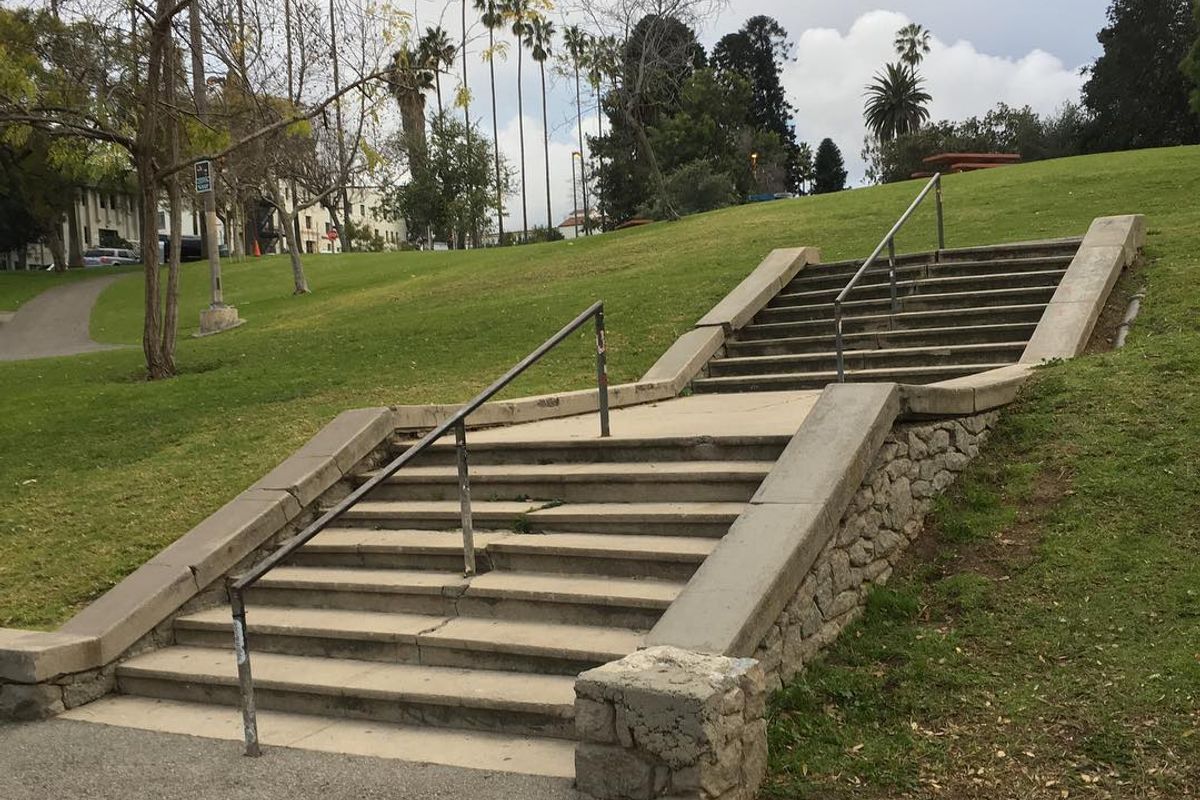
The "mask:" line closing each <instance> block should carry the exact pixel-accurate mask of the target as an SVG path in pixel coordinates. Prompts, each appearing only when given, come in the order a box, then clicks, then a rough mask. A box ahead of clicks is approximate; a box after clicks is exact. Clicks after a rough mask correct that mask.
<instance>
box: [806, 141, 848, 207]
mask: <svg viewBox="0 0 1200 800" xmlns="http://www.w3.org/2000/svg"><path fill="white" fill-rule="evenodd" d="M813 175H814V178H813V194H828V193H830V192H840V191H842V190H843V189H845V188H846V162H845V161H844V160H843V159H842V151H841V150H839V149H838V146H837V145H836V144H834V143H833V140H832V139H825V140H823V141H822V142H821V146H820V147H818V148H817V159H816V162H815V164H814V169H813Z"/></svg>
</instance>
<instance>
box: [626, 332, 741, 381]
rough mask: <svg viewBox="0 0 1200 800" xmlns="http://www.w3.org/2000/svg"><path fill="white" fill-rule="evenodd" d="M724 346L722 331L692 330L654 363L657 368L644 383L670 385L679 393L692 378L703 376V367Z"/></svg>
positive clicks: (654, 368) (649, 373)
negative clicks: (701, 371) (701, 374)
mask: <svg viewBox="0 0 1200 800" xmlns="http://www.w3.org/2000/svg"><path fill="white" fill-rule="evenodd" d="M724 344H725V330H724V329H723V328H721V327H717V326H714V327H704V328H693V329H692V330H690V331H688V332H687V333H685V334H683V335H682V336H680V337H679V338H678V339H676V340H675V344H673V345H671V347H670V348H669V349H668V350H667V352H665V353H663V354H662V357H661V358H659V359H658V361H656V362H654V366H652V367H651V368H650V369H649V371H648V372H647V373H646V374H645V375H643V376H642V380H643V381H647V382H651V383H655V382H659V381H662V382H665V383H668V384H670V385H671V386H672V388H674V389H675V393H676V394H678V393H679V392H681V391H683V387H685V386H687V385H688V383H690V382H691V380H692V378H694V377H696V376H697V375H699V374H700V370H702V369H704V365H705V364H707V363H708V361H709V359H711V358H712V357H713V356H715V355H716V354H717V352H718V351H719V350H720V349H721V347H722V346H723V345H724Z"/></svg>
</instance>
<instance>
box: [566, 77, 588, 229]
mask: <svg viewBox="0 0 1200 800" xmlns="http://www.w3.org/2000/svg"><path fill="white" fill-rule="evenodd" d="M575 125H576V127H577V128H578V129H579V183H580V185H581V187H582V189H583V232H584V235H591V232H592V225H591V222H592V217H591V215H590V214H589V213H588V187H587V156H585V155H584V152H583V95H582V94H581V93H580V89H579V58H578V57H576V58H575ZM574 181H575V162H574V161H572V162H571V182H572V183H574ZM571 202H572V203H574V198H572V200H571ZM577 210H578V209H574V208H572V209H571V213H572V214H574V213H575V212H576V211H577ZM576 235H578V234H576Z"/></svg>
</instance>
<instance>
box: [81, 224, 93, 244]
mask: <svg viewBox="0 0 1200 800" xmlns="http://www.w3.org/2000/svg"><path fill="white" fill-rule="evenodd" d="M83 243H84V244H91V243H92V226H91V225H84V226H83Z"/></svg>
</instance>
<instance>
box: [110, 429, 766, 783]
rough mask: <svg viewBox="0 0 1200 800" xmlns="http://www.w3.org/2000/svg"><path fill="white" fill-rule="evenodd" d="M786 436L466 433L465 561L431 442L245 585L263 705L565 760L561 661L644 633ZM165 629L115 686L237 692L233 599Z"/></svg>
mask: <svg viewBox="0 0 1200 800" xmlns="http://www.w3.org/2000/svg"><path fill="white" fill-rule="evenodd" d="M478 438H483V437H478ZM787 440H788V437H787V436H729V437H704V438H669V439H663V438H655V439H624V440H622V439H605V440H567V441H559V442H545V441H538V442H503V443H500V442H496V443H487V442H478V443H475V444H473V445H472V446H471V462H472V466H471V479H472V480H471V485H472V495H473V498H474V502H473V507H474V521H475V527H476V529H477V533H476V547H477V558H478V568H479V574H477V575H476V576H473V577H469V578H464V577H463V572H462V564H463V555H462V538H461V534H460V532H459V529H458V524H459V500H458V478H457V471H456V466H455V464H456V461H455V459H456V454H455V449H454V446H453V442H446V443H443V442H439V443H436V444H434V445H433V446H432V447H431V448H430V449H429V450H428V451H426V452H425V453H424V454H423V456H422V457H421V460H420V461H419V462H417V463H416V464H414V466H411V467H409V468H406V469H403V470H401V471H400V472H399V473H397V474H396V475H395V476H393V477H392V478H391V479H390V480H389V481H388V482H386V483H384V484H381V485H380V486H379V487H378V488H377V489H376V490H375V491H374V492H372V493H371V494H370V495H368V496H367V497H366V498H365V499H364V500H363V501H361V502H360V503H358V504H357V505H356V506H354V507H353V508H352V509H351V510H350V511H348V512H347V513H346V514H344V515H343V516H342V517H341V518H340V520H339V522H338V525H339V527H337V528H329V529H326V530H325V531H323V532H322V533H320V534H319V535H318V536H317V537H316V538H314V539H313V540H312V541H311V542H310V543H308V544H307V545H305V546H304V547H303V548H302V549H300V550H298V551H297V553H296V554H295V556H294V558H293V559H292V560H291V562H290V563H288V564H286V565H284V566H280V567H278V568H276V569H274V570H272V571H271V572H270V573H268V574H267V575H266V576H265V577H264V578H262V579H261V580H260V581H259V582H258V583H257V584H256V585H255V586H254V587H253V588H252V589H251V590H250V591H249V593H248V595H247V619H248V624H249V643H250V649H251V653H252V657H253V669H254V679H255V686H256V698H257V702H258V707H259V708H260V709H265V710H268V711H270V710H275V711H282V712H291V713H295V714H302V715H320V716H324V717H336V718H343V719H346V718H348V719H353V720H362V721H367V722H369V723H371V724H373V725H378V724H384V725H399V726H419V727H422V728H438V729H452V730H455V731H459V732H461V733H462V734H463V735H465V736H466V737H467V739H462V738H457V739H455V742H456V744H455V745H454V746H455V747H464V746H469V747H472V748H476V750H478V751H479V753H480V756H479V757H478V765H479V766H481V767H486V768H503V764H502V763H500V762H501V761H503V758H502V757H499V756H498V757H496V758H492V757H491V755H490V754H501V755H502V754H503V753H507V752H510V751H512V749H513V747H514V745H521V744H522V743H521V742H520V741H516V740H537V741H541V742H546V743H553V742H559V743H561V745H562V746H561V747H550V748H542V749H541V750H539V751H538V752H539V753H541V755H540V756H539V757H540V758H550V759H557V760H558V761H559V762H560V763H558V764H557V765H547V766H548V767H549V768H550V769H551V772H555V773H556V774H557V773H561V774H567V775H570V774H573V764H574V762H573V755H572V752H573V737H574V722H573V714H574V681H575V676H576V675H577V674H578V673H579V672H581V671H583V670H586V669H589V668H591V667H594V666H597V665H600V664H603V663H605V662H608V661H611V660H614V659H618V658H621V657H622V656H625V655H627V654H629V653H631V652H633V651H634V650H636V649H637V648H638V646H639V644H640V643H641V641H642V637H643V636H644V634H645V632H646V631H647V630H649V628H650V627H651V626H653V624H654V623H655V622H656V621H657V619H658V618H659V616H660V615H661V614H662V612H663V611H664V610H665V609H666V608H667V606H668V605H669V604H670V603H671V601H672V600H673V599H674V598H675V596H676V595H677V594H678V593H679V592H680V590H681V589H682V588H683V586H684V584H685V583H686V581H687V580H688V578H689V577H690V576H691V574H692V573H693V572H694V571H695V570H696V568H697V567H698V566H699V565H700V563H701V562H702V561H703V560H704V558H705V557H706V556H707V554H708V553H709V552H711V550H712V549H713V547H715V545H716V544H717V541H718V540H719V539H720V538H721V536H723V535H724V533H725V532H726V531H727V530H728V528H729V526H730V525H731V524H732V522H733V521H734V520H735V519H736V518H737V516H738V515H739V514H740V513H741V511H742V509H743V507H744V506H745V504H746V503H747V502H748V501H749V499H750V497H751V496H752V495H753V493H754V491H755V490H756V489H757V487H758V485H759V484H760V483H761V482H762V480H763V479H764V478H765V477H766V475H767V472H768V471H769V470H770V468H771V466H772V464H773V463H774V461H775V460H776V458H777V457H778V455H779V454H780V452H781V451H782V449H783V447H784V446H785V445H786V444H787ZM408 444H409V443H408V442H401V441H396V442H395V443H394V446H395V448H396V450H397V452H399V451H400V450H401V449H402V448H404V447H406V446H407V445H408ZM367 477H368V476H366V475H360V476H357V478H356V480H359V481H362V480H365V479H366V478H367ZM174 637H175V645H174V646H173V647H168V648H165V649H161V650H158V651H154V652H150V653H146V654H144V655H141V656H137V657H134V658H132V659H129V660H128V661H126V662H124V663H123V664H121V665H120V667H119V668H118V671H117V686H118V690H119V692H121V693H123V694H126V695H136V696H142V697H146V698H157V699H160V700H162V701H174V702H180V701H181V702H184V703H188V704H208V705H217V706H236V705H237V704H238V703H239V691H238V682H237V673H236V668H235V663H234V658H233V653H232V625H231V621H230V610H229V608H214V609H211V610H206V611H201V612H198V613H192V614H188V615H186V616H182V617H179V618H178V619H177V620H176V621H175V623H174ZM270 726H271V720H270V719H269V716H268V717H265V718H264V719H263V721H262V722H261V723H260V729H261V731H262V733H263V734H264V739H265V740H266V741H267V743H268V744H270V741H269V738H268V737H269V736H270V733H271V730H270ZM526 744H527V742H526ZM395 755H396V756H401V757H402V756H404V753H396V754H395Z"/></svg>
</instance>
